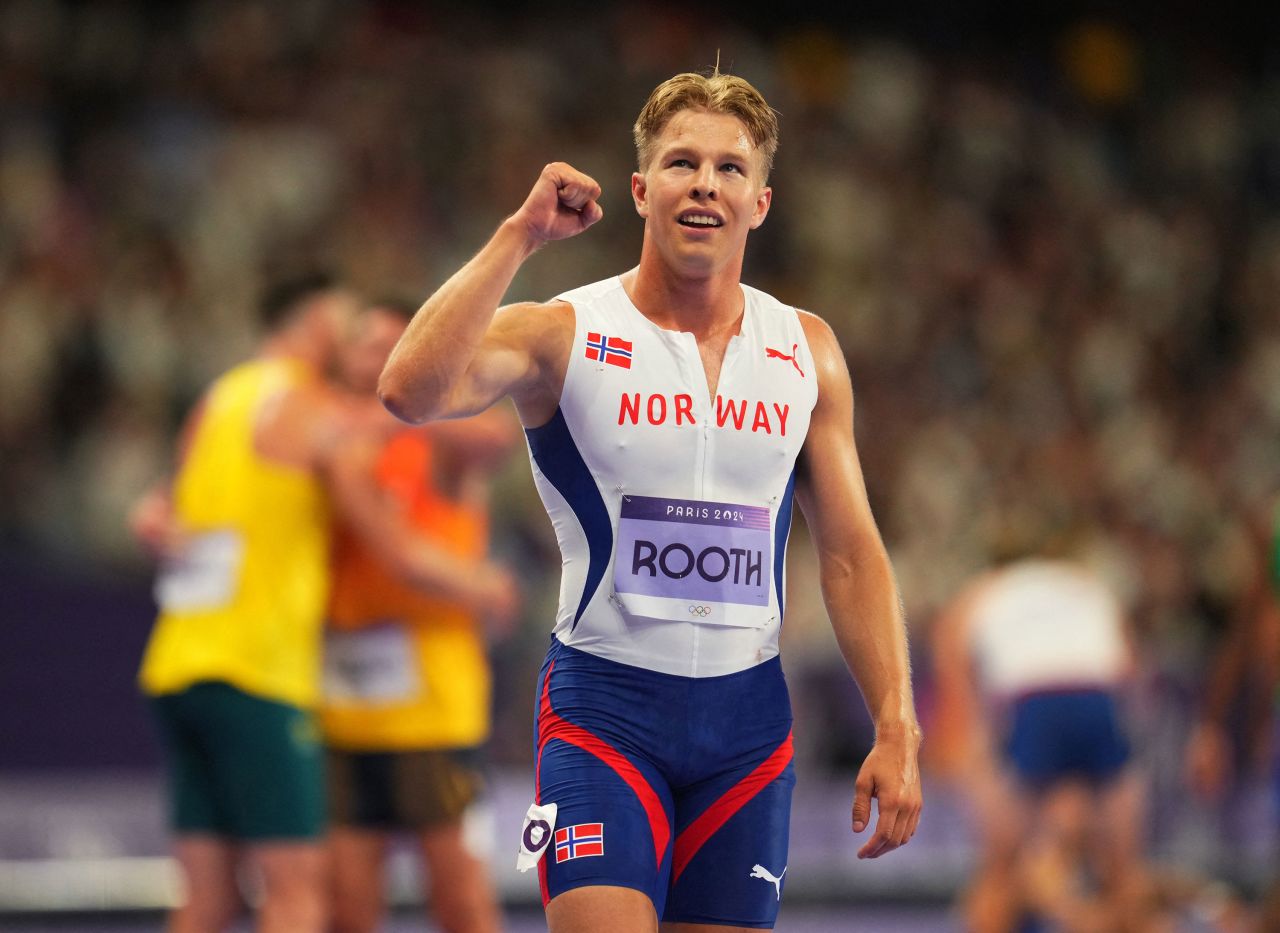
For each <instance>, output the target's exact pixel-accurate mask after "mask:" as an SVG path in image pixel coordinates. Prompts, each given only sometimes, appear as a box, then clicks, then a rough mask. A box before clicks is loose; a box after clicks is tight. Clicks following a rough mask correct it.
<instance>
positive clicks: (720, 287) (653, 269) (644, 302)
mask: <svg viewBox="0 0 1280 933" xmlns="http://www.w3.org/2000/svg"><path fill="white" fill-rule="evenodd" d="M646 258H647V257H646V256H644V255H642V256H641V258H640V265H638V266H637V267H636V268H634V269H632V270H631V271H630V272H624V273H623V274H622V277H621V278H622V287H623V288H624V289H625V290H626V292H627V296H628V297H629V298H630V299H631V302H632V304H634V305H635V306H636V307H637V308H638V309H639V310H640V313H641V314H643V315H644V316H645V317H647V318H648V319H649V320H651V321H653V323H655V324H657V325H658V326H659V327H662V328H664V329H667V330H681V331H688V332H689V333H692V334H693V335H694V336H695V337H706V336H710V335H714V334H719V333H723V332H724V331H725V330H726V329H732V330H733V331H734V332H735V333H736V332H737V329H738V326H739V325H740V323H741V321H742V308H743V304H744V298H743V294H742V283H741V281H740V276H741V273H742V262H741V260H739V261H738V262H737V263H734V264H732V267H726V268H724V269H721V270H716V271H715V272H712V273H709V274H708V275H706V276H698V277H695V276H688V275H681V274H679V273H676V272H675V271H674V270H672V269H671V268H670V267H669V266H667V265H665V264H664V263H661V262H646Z"/></svg>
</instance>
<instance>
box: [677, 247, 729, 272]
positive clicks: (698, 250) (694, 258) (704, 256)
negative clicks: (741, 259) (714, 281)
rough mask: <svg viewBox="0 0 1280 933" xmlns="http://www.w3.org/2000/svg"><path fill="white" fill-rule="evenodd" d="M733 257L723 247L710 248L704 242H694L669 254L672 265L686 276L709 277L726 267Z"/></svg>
mask: <svg viewBox="0 0 1280 933" xmlns="http://www.w3.org/2000/svg"><path fill="white" fill-rule="evenodd" d="M732 259H733V257H732V256H730V255H726V254H725V251H724V250H723V249H708V248H705V247H703V246H702V244H693V245H692V248H689V247H685V248H680V249H676V250H672V251H671V252H670V253H668V255H667V261H668V263H670V265H671V267H672V268H673V269H675V271H677V272H678V273H680V275H682V276H684V277H686V278H708V277H710V276H714V275H716V274H717V273H718V272H720V271H722V270H723V269H725V268H726V267H727V266H728V265H729V264H730V262H731V261H732Z"/></svg>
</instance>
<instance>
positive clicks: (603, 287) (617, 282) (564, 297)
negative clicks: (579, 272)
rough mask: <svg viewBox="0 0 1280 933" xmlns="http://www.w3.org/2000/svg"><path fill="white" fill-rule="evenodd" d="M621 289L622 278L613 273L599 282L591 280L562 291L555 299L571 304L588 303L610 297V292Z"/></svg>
mask: <svg viewBox="0 0 1280 933" xmlns="http://www.w3.org/2000/svg"><path fill="white" fill-rule="evenodd" d="M621 290H622V279H621V278H620V277H618V276H616V275H611V276H609V278H607V279H601V280H600V281H598V282H591V283H589V284H587V285H579V286H578V287H577V288H571V289H569V290H568V291H565V292H561V293H560V294H559V295H557V296H556V297H555V299H554V300H555V301H562V302H568V303H569V304H571V305H577V304H586V303H588V302H594V301H599V300H600V299H601V298H605V297H608V296H609V295H610V294H612V293H614V292H618V291H621Z"/></svg>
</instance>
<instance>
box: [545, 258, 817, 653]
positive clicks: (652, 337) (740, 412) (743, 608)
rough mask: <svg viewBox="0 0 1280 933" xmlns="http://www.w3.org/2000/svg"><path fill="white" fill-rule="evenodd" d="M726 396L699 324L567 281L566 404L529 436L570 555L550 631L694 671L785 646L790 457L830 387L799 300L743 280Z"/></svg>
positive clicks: (607, 289)
mask: <svg viewBox="0 0 1280 933" xmlns="http://www.w3.org/2000/svg"><path fill="white" fill-rule="evenodd" d="M742 289H743V292H744V294H745V298H746V301H745V309H744V313H743V320H742V332H741V333H740V334H738V335H736V336H734V337H733V338H731V340H730V342H729V346H728V349H727V351H726V353H725V358H724V365H723V367H722V368H721V371H720V382H719V385H718V387H717V390H716V393H715V395H714V396H711V395H709V393H708V391H707V379H706V375H705V371H704V370H703V366H702V359H701V357H700V356H699V354H698V346H697V342H696V340H695V338H694V336H693V335H692V334H690V333H686V332H679V331H671V330H663V329H662V328H660V327H658V326H657V325H655V324H654V323H653V322H652V321H650V320H649V319H648V318H646V317H645V316H644V315H643V314H641V313H640V311H639V310H638V309H637V308H636V307H635V305H633V304H632V303H631V300H630V298H629V297H628V296H627V293H626V291H625V290H624V289H623V287H622V284H621V281H620V280H619V279H618V278H616V277H615V278H611V279H607V280H605V281H603V282H597V283H595V284H594V285H588V286H585V287H583V288H578V289H575V290H573V291H570V292H567V293H565V294H563V295H561V296H559V297H560V300H563V301H567V302H569V303H570V304H572V305H573V307H574V311H575V319H576V323H575V329H574V341H573V349H572V351H571V354H570V358H569V364H568V369H567V371H566V373H565V380H564V391H563V393H562V394H561V397H560V406H559V408H558V409H557V411H556V413H555V415H554V416H553V417H552V419H551V420H550V421H549V422H548V423H547V424H545V425H543V426H542V427H539V428H534V429H531V430H529V431H527V432H526V435H527V439H528V443H529V454H530V459H531V461H532V463H533V474H534V480H535V482H536V484H537V487H538V492H539V494H540V495H541V497H542V501H543V504H544V505H545V506H546V508H547V512H548V514H549V515H550V517H551V522H552V524H553V525H554V527H555V531H556V537H557V539H558V540H559V543H560V551H561V556H562V561H563V567H562V570H563V576H562V578H561V584H560V604H559V609H558V611H557V613H556V625H555V636H556V637H557V638H558V639H560V641H562V642H564V643H565V644H567V645H570V646H572V647H574V648H578V649H581V650H583V651H586V652H588V653H590V654H594V655H597V656H600V657H604V658H608V659H610V660H613V661H619V662H621V663H624V664H631V665H635V666H637V667H643V668H648V669H650V670H655V671H660V672H663V673H667V674H675V675H679V676H684V677H711V676H718V675H721V674H729V673H734V672H736V671H740V670H745V669H746V668H749V667H753V666H755V665H756V664H759V663H761V662H763V661H766V660H768V659H770V658H772V657H774V656H776V655H777V653H778V634H779V630H780V628H781V624H782V611H783V596H782V594H783V592H784V582H785V581H784V563H785V556H786V546H787V534H788V531H789V529H790V525H791V507H792V491H793V488H794V484H795V473H794V471H795V462H796V457H797V455H798V454H799V452H800V448H801V446H802V445H803V444H804V440H805V436H806V435H807V433H808V429H809V417H810V414H811V413H812V411H813V407H814V404H815V403H816V402H817V398H818V388H817V380H816V377H815V374H814V372H813V361H812V358H811V356H810V354H809V347H808V343H807V341H806V340H805V336H804V331H803V329H802V328H801V325H800V319H799V316H798V315H797V313H796V311H795V309H794V308H791V307H788V306H786V305H783V304H781V303H780V302H778V301H777V300H776V299H774V298H772V297H770V296H769V295H766V294H765V293H764V292H761V291H757V290H756V289H753V288H750V287H748V286H745V285H744V286H742Z"/></svg>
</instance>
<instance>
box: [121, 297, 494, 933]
mask: <svg viewBox="0 0 1280 933" xmlns="http://www.w3.org/2000/svg"><path fill="white" fill-rule="evenodd" d="M357 310H358V304H357V302H356V299H355V297H354V296H353V295H351V294H350V293H349V292H347V291H346V290H344V289H341V288H339V287H338V286H337V285H336V284H335V283H334V281H333V280H332V279H331V278H329V277H327V276H324V275H305V276H301V277H296V278H293V279H289V280H283V281H281V282H279V283H278V284H276V285H275V286H273V287H272V288H271V289H269V290H268V292H267V294H266V295H265V297H264V300H263V302H262V307H261V317H262V322H263V325H264V327H265V330H266V334H265V336H264V338H263V341H262V343H261V345H260V348H259V351H258V353H257V355H256V356H255V357H254V358H253V359H251V360H249V361H247V362H245V363H242V364H240V365H239V366H236V367H234V368H233V369H231V370H230V371H228V372H227V373H226V374H224V375H223V376H221V377H219V378H218V379H217V380H215V381H214V383H213V384H212V385H211V386H210V387H209V389H208V390H207V391H206V393H205V395H204V396H203V398H202V399H201V401H200V403H199V404H198V406H197V407H196V409H195V410H194V412H193V413H192V414H191V415H190V416H189V417H188V420H187V424H186V425H185V427H184V429H183V432H182V438H181V440H180V443H179V453H178V464H177V470H176V474H175V477H174V479H173V482H172V483H171V484H162V485H157V486H156V487H154V488H153V489H152V490H150V491H149V492H148V493H147V494H145V495H144V496H143V497H142V498H141V499H140V500H139V501H138V503H137V504H136V505H135V507H134V509H133V511H132V513H131V515H130V524H131V528H132V530H133V532H134V533H135V535H136V536H137V537H138V538H139V539H140V540H141V541H142V542H143V543H144V544H146V545H147V546H148V547H149V548H150V549H151V550H152V551H154V552H155V553H156V554H157V555H158V556H159V558H160V561H161V563H160V570H159V574H158V577H157V582H156V588H155V592H156V599H157V602H158V604H159V607H160V613H159V617H158V618H157V621H156V624H155V627H154V629H153V630H152V633H151V636H150V639H149V641H148V644H147V647H146V652H145V656H144V658H143V662H142V669H141V672H140V675H139V680H140V683H141V686H142V689H143V692H144V693H146V694H147V695H148V696H149V697H150V698H151V705H152V708H153V711H154V713H155V716H156V720H157V723H158V725H159V728H160V732H161V735H162V738H163V740H164V745H165V750H166V756H167V758H168V762H169V772H170V773H169V778H170V799H171V823H172V826H173V829H174V831H175V833H176V841H175V846H174V849H175V855H176V857H177V860H178V863H179V866H180V870H181V872H182V877H183V881H184V894H183V899H182V903H181V905H180V906H179V907H178V908H177V909H176V910H174V911H173V913H172V914H171V916H170V919H169V928H170V929H171V930H174V931H181V933H186V931H192V933H196V931H212V930H220V929H224V928H226V927H227V926H228V925H230V924H231V922H232V921H233V920H234V918H235V916H236V915H237V914H238V912H239V911H240V909H241V906H242V903H241V895H240V889H239V885H238V881H237V869H238V867H239V863H240V861H241V857H242V856H243V857H244V859H245V860H246V861H247V863H248V864H249V866H250V867H251V868H253V869H254V870H255V872H256V874H257V877H258V880H259V881H260V883H261V894H262V898H261V902H260V905H259V911H258V924H259V929H261V930H264V931H290V933H298V931H321V930H324V929H326V926H327V919H328V918H327V914H328V899H327V897H326V894H325V881H326V860H325V850H324V846H323V834H324V831H325V806H324V778H323V754H322V748H321V745H320V739H319V732H318V729H317V727H316V724H315V721H314V718H313V711H314V708H315V706H316V704H317V703H318V701H319V697H320V679H321V678H320V672H321V639H322V631H323V623H324V617H325V612H326V608H327V605H328V599H329V588H330V544H331V518H332V516H333V515H334V514H336V515H337V516H338V517H340V518H341V519H342V521H343V523H344V525H345V526H346V527H347V528H349V529H351V530H352V532H353V533H355V534H357V535H359V536H360V538H361V539H362V540H363V541H365V542H366V544H367V545H368V546H370V547H372V548H375V549H377V550H378V552H379V553H380V554H382V555H383V556H384V559H385V560H386V561H387V563H388V565H389V566H391V567H393V568H394V569H395V571H396V573H397V574H398V575H399V576H400V577H401V578H402V579H404V580H408V581H412V582H413V583H414V584H415V585H417V586H420V587H426V588H429V589H431V590H432V591H434V592H438V593H442V594H445V595H449V596H452V597H454V598H457V599H473V600H477V601H479V600H481V599H483V598H485V596H484V595H482V594H487V593H488V592H491V591H493V590H495V589H496V590H498V591H501V592H506V590H507V589H509V584H508V581H507V579H506V578H505V577H504V576H502V575H488V576H486V575H484V574H476V575H471V576H465V577H459V576H458V575H457V574H456V573H455V572H454V569H455V568H454V567H452V566H451V565H449V564H447V563H444V562H442V561H441V560H440V553H439V549H437V548H434V547H425V548H423V547H416V546H415V544H416V541H415V538H414V536H413V534H412V529H411V528H410V527H409V526H407V524H406V523H404V522H402V521H401V520H400V519H399V517H398V516H397V515H396V514H395V513H394V512H392V511H390V510H388V509H386V508H382V507H379V504H378V503H377V502H376V501H374V500H371V499H370V498H369V497H368V496H367V495H365V494H364V492H365V490H364V485H363V474H362V472H361V468H362V464H360V463H359V462H358V461H357V460H355V459H354V457H353V451H354V450H355V449H356V446H357V445H356V442H357V441H358V440H359V438H361V437H362V436H364V435H366V434H370V435H372V436H386V434H387V433H388V432H389V431H390V430H391V429H392V428H393V426H394V425H395V422H394V421H393V420H392V419H391V418H390V417H389V416H388V415H386V413H385V412H383V411H382V410H381V409H380V406H378V405H377V404H376V402H375V401H374V400H373V399H372V397H367V398H362V399H358V398H356V397H354V396H353V395H351V394H350V393H347V392H344V391H339V390H338V389H336V388H334V387H333V386H332V385H330V384H329V383H328V381H327V377H328V375H329V372H330V370H331V369H332V368H333V366H334V365H335V364H336V362H337V359H338V353H339V349H340V347H341V346H342V343H343V341H344V340H345V339H346V338H347V337H348V336H349V333H350V331H349V328H350V327H351V325H352V323H353V321H354V319H355V316H356V312H357Z"/></svg>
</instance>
